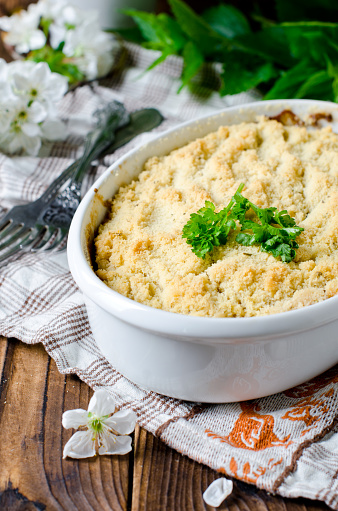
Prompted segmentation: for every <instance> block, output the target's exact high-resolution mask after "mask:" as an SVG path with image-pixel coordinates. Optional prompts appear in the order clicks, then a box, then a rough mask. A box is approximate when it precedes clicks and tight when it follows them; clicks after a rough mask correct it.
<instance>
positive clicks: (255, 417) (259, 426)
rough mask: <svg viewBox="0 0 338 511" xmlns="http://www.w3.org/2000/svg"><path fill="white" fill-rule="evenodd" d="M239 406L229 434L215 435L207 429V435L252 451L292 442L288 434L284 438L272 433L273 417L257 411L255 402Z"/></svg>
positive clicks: (286, 444) (257, 407)
mask: <svg viewBox="0 0 338 511" xmlns="http://www.w3.org/2000/svg"><path fill="white" fill-rule="evenodd" d="M240 406H241V409H242V412H241V413H240V415H239V417H238V419H237V420H236V422H235V424H234V427H233V429H232V431H231V432H230V433H229V435H227V436H222V435H217V434H216V433H214V432H212V431H211V430H208V429H207V430H206V431H205V432H206V433H207V435H208V436H209V437H211V438H214V439H217V440H220V441H221V442H225V443H227V444H229V445H232V446H233V447H239V448H242V449H250V450H253V451H261V450H263V449H268V448H269V447H274V446H284V447H287V446H288V445H290V444H291V443H292V442H291V441H289V438H290V435H288V436H286V437H285V438H278V437H277V435H276V434H275V433H274V424H275V419H274V417H273V416H272V415H267V414H265V415H263V414H259V413H257V412H259V410H260V407H259V405H258V404H257V403H251V402H242V403H240Z"/></svg>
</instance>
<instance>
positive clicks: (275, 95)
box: [264, 60, 318, 99]
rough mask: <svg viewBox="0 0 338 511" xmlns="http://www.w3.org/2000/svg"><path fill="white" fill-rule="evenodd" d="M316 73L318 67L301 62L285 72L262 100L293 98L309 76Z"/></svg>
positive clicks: (307, 61)
mask: <svg viewBox="0 0 338 511" xmlns="http://www.w3.org/2000/svg"><path fill="white" fill-rule="evenodd" d="M317 71H318V66H317V65H315V64H313V63H312V62H310V61H309V60H303V61H301V62H299V63H298V64H296V65H295V66H294V67H292V68H291V69H289V70H288V71H285V72H284V73H283V74H282V76H281V77H280V78H279V79H278V80H277V81H276V82H275V84H274V86H273V87H272V88H271V89H270V91H269V92H268V93H267V94H266V95H265V96H264V99H288V98H294V97H295V94H296V93H297V91H298V90H299V88H300V87H301V86H302V84H303V83H304V80H307V78H309V77H310V76H311V75H313V74H314V73H316V72H317Z"/></svg>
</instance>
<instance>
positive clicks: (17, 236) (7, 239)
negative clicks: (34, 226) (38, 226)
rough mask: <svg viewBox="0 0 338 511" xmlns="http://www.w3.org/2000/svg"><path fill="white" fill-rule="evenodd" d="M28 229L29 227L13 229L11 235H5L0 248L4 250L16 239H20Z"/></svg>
mask: <svg viewBox="0 0 338 511" xmlns="http://www.w3.org/2000/svg"><path fill="white" fill-rule="evenodd" d="M29 231H30V229H27V227H21V229H19V230H15V233H14V234H13V236H5V240H4V241H3V242H2V243H0V250H4V249H5V248H8V247H10V246H11V245H13V243H14V242H15V241H17V240H21V239H22V237H23V236H25V235H26V234H28V232H29ZM12 232H13V230H11V231H10V233H12ZM0 239H1V238H0Z"/></svg>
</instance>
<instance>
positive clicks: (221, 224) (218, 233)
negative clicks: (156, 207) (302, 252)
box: [182, 183, 304, 263]
mask: <svg viewBox="0 0 338 511" xmlns="http://www.w3.org/2000/svg"><path fill="white" fill-rule="evenodd" d="M243 188H244V184H243V183H241V185H240V186H239V187H238V189H237V190H236V192H235V194H234V196H233V197H232V198H231V200H230V202H229V204H228V205H227V206H226V208H224V209H222V210H221V211H219V212H218V213H215V205H214V204H213V203H212V202H210V201H205V206H204V207H203V208H201V209H199V210H198V211H197V213H193V214H192V215H190V220H188V222H187V223H186V224H185V226H184V227H183V231H182V237H183V238H186V240H187V243H188V244H189V245H191V247H192V251H193V252H194V254H196V255H197V256H198V257H201V258H202V259H204V258H205V256H206V255H207V254H208V253H209V252H211V251H212V250H213V248H214V247H217V246H220V245H225V244H226V242H227V238H228V234H229V232H230V231H231V229H236V227H237V224H236V220H237V221H238V222H239V223H240V225H241V232H240V233H239V234H238V235H237V236H236V241H237V243H239V244H241V245H245V246H251V245H254V244H257V243H258V244H260V245H261V250H262V251H264V252H269V253H271V254H272V255H273V256H274V257H276V258H277V257H280V258H281V259H282V261H283V262H285V263H289V262H291V261H292V260H293V259H294V258H295V256H296V249H297V248H298V244H297V242H296V241H295V240H296V238H297V236H299V234H300V233H301V232H302V231H303V230H304V229H303V227H299V226H298V225H296V222H295V220H294V219H293V218H292V217H291V216H290V215H289V214H288V213H287V211H286V210H283V211H280V212H279V211H278V210H277V208H273V207H270V208H260V207H258V206H256V205H255V204H253V203H252V202H250V201H249V200H248V199H247V198H246V197H243V195H242V193H241V192H242V190H243ZM250 209H251V210H252V211H253V212H254V214H255V216H256V218H257V220H258V221H256V220H252V219H251V218H247V217H246V213H247V211H249V210H250Z"/></svg>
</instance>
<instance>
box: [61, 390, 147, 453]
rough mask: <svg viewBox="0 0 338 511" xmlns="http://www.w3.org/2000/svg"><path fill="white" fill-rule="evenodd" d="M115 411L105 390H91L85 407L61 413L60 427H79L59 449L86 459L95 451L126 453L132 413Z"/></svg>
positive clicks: (130, 431) (132, 427) (133, 420)
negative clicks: (91, 394) (84, 408)
mask: <svg viewBox="0 0 338 511" xmlns="http://www.w3.org/2000/svg"><path fill="white" fill-rule="evenodd" d="M114 412H115V399H114V398H113V397H112V395H111V394H109V393H108V392H107V391H106V390H105V389H100V390H97V391H96V392H94V395H93V397H92V398H91V400H90V402H89V406H88V410H87V411H86V410H82V409H76V410H68V411H66V412H64V414H63V416H62V425H63V427H64V428H67V429H68V428H76V429H77V428H81V430H80V431H77V432H76V433H74V435H73V436H72V437H71V438H70V440H68V442H67V443H66V445H65V447H64V450H63V457H64V458H66V457H67V456H69V457H70V458H88V457H90V456H95V454H97V453H99V454H126V453H128V452H129V451H131V437H130V436H126V435H129V434H130V433H132V432H133V431H134V429H135V424H136V418H137V417H136V414H135V413H134V412H133V411H131V410H120V411H118V412H116V413H114Z"/></svg>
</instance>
